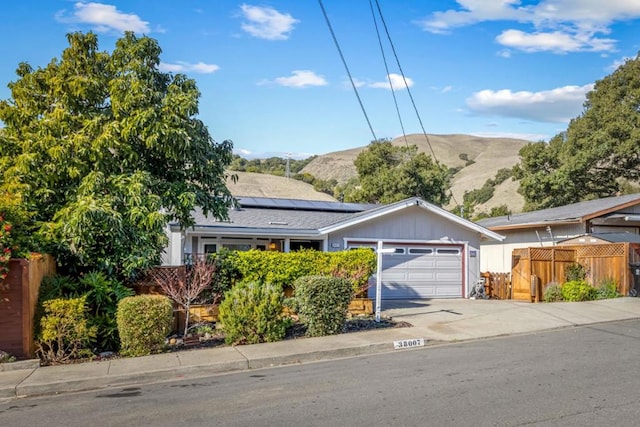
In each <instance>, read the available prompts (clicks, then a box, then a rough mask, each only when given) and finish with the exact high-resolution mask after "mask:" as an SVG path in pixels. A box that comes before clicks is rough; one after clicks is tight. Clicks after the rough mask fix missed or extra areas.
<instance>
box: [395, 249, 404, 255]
mask: <svg viewBox="0 0 640 427" xmlns="http://www.w3.org/2000/svg"><path fill="white" fill-rule="evenodd" d="M404 252H405V251H404V248H395V250H394V251H393V253H394V254H403V253H404Z"/></svg>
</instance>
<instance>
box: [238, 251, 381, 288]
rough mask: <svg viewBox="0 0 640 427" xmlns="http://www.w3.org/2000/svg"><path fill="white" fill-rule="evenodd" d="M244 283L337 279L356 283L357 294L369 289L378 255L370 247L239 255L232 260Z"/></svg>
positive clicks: (284, 282)
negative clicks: (308, 277)
mask: <svg viewBox="0 0 640 427" xmlns="http://www.w3.org/2000/svg"><path fill="white" fill-rule="evenodd" d="M232 261H233V262H234V263H235V268H236V269H237V271H238V273H239V276H240V277H241V278H242V280H243V281H247V282H261V283H271V284H274V285H277V286H281V287H283V288H284V287H285V286H290V285H292V284H293V282H294V281H295V280H296V279H298V278H299V277H304V276H327V275H331V276H337V277H342V278H345V279H349V280H351V281H352V284H353V287H354V291H362V290H366V288H367V282H368V280H369V277H370V276H371V275H372V274H373V272H374V271H375V268H376V254H375V252H374V251H372V250H371V249H368V248H359V249H354V250H350V251H339V252H320V251H315V250H311V249H307V250H301V251H295V252H288V253H284V252H265V251H257V250H251V251H246V252H237V253H236V255H235V256H234V257H233V258H232Z"/></svg>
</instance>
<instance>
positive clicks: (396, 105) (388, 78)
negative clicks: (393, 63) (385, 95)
mask: <svg viewBox="0 0 640 427" xmlns="http://www.w3.org/2000/svg"><path fill="white" fill-rule="evenodd" d="M369 7H370V8H371V16H372V17H373V25H374V26H375V27H376V36H377V37H378V45H379V46H380V53H381V54H382V62H384V69H385V71H386V72H387V80H389V88H390V89H391V95H392V96H393V103H394V105H395V107H396V114H397V115H398V121H399V122H400V129H402V137H403V138H404V144H405V145H406V146H407V148H409V141H407V133H406V132H405V130H404V123H403V122H402V115H401V114H400V108H399V107H398V98H397V97H396V91H395V89H394V87H393V82H392V81H391V75H390V74H389V65H388V64H387V57H386V55H385V53H384V47H383V46H382V39H381V38H380V30H379V29H378V20H377V19H376V13H375V11H374V10H373V3H372V2H371V0H369ZM405 83H406V82H405ZM409 155H410V156H411V158H412V160H413V154H411V151H409Z"/></svg>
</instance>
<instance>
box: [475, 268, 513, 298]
mask: <svg viewBox="0 0 640 427" xmlns="http://www.w3.org/2000/svg"><path fill="white" fill-rule="evenodd" d="M481 276H482V277H483V278H484V280H485V282H484V286H485V293H486V294H487V295H488V296H489V298H493V299H511V274H510V273H490V272H486V273H482V274H481Z"/></svg>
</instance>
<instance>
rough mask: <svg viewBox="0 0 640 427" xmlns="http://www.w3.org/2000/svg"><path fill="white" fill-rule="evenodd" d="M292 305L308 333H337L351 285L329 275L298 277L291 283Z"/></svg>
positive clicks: (346, 307) (343, 318) (350, 296)
mask: <svg viewBox="0 0 640 427" xmlns="http://www.w3.org/2000/svg"><path fill="white" fill-rule="evenodd" d="M293 289H294V293H295V297H294V298H295V306H296V308H297V310H298V315H299V316H300V321H302V323H304V324H305V325H306V327H307V335H309V336H313V337H317V336H323V335H333V334H339V333H341V332H342V329H343V328H344V324H345V321H346V319H347V311H348V309H349V303H350V302H351V298H352V297H353V286H352V283H351V282H350V281H349V280H346V279H341V278H338V277H329V276H306V277H300V278H299V279H297V280H296V281H295V282H294V284H293Z"/></svg>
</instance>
